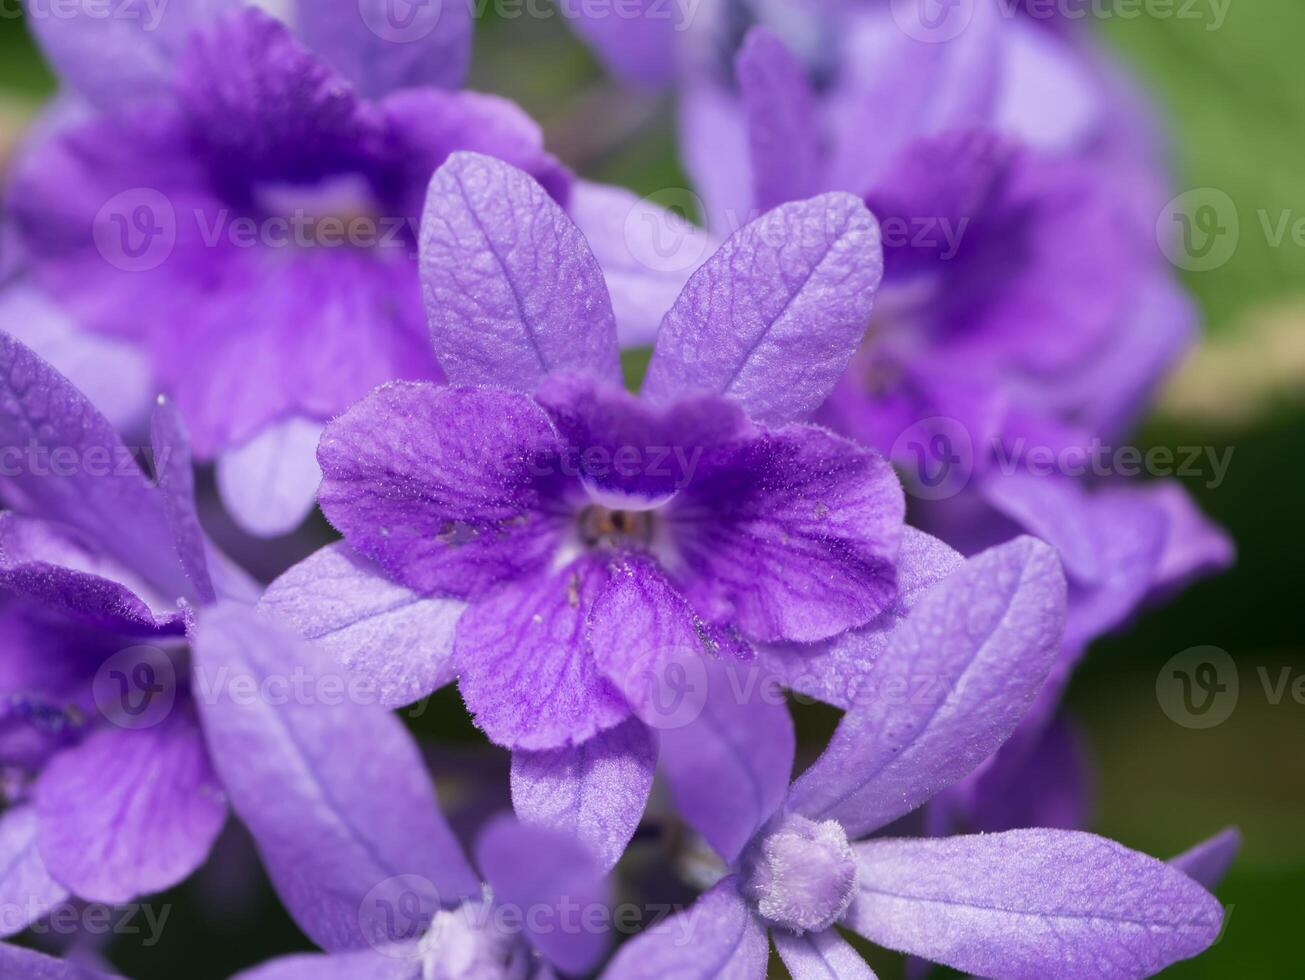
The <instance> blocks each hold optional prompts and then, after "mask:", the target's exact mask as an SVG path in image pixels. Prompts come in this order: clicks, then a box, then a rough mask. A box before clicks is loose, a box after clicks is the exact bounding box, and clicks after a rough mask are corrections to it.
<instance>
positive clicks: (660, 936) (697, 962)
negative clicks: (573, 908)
mask: <svg viewBox="0 0 1305 980" xmlns="http://www.w3.org/2000/svg"><path fill="white" fill-rule="evenodd" d="M769 952H770V950H769V945H768V944H767V942H766V928H765V926H763V925H762V923H761V921H760V920H759V919H758V918H757V917H756V916H755V915H753V914H752V910H751V909H750V908H749V907H748V903H747V902H746V901H744V899H743V896H742V895H740V894H739V889H738V879H736V878H726V879H725V880H724V881H721V882H720V883H719V884H717V885H716V886H715V887H713V888H712V889H711V890H710V891H708V892H705V893H704V894H703V895H702V897H701V898H699V899H698V901H696V902H695V903H694V904H693V905H691V906H690V907H689V908H688V909H686V910H684V911H683V912H679V913H677V914H675V915H673V916H671V917H670V918H668V919H664V920H663V921H661V922H659V923H658V924H657V925H655V926H653V927H652V928H651V929H647V930H645V931H644V932H641V933H639V935H637V936H635V937H634V938H633V939H631V940H630V941H629V942H628V943H626V944H625V945H624V946H622V947H621V948H620V949H619V950H618V951H617V953H616V956H615V958H614V959H613V960H612V963H611V965H610V966H609V967H608V968H607V969H606V971H604V973H603V980H666V978H667V977H675V978H676V980H763V978H764V977H765V976H766V959H767V956H768V955H769Z"/></svg>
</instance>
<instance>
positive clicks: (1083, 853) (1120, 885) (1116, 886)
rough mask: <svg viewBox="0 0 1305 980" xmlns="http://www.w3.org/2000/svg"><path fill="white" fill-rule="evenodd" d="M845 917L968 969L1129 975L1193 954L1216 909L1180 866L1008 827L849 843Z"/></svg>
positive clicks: (1099, 843) (902, 946) (1098, 979)
mask: <svg viewBox="0 0 1305 980" xmlns="http://www.w3.org/2000/svg"><path fill="white" fill-rule="evenodd" d="M856 850H857V855H858V858H859V860H860V865H861V879H860V884H859V889H860V890H859V893H858V896H857V899H856V901H855V902H854V903H853V905H852V907H851V908H850V909H849V910H848V913H847V916H846V918H845V920H844V921H845V923H846V925H847V926H848V927H850V928H852V929H855V930H856V931H857V932H859V933H860V934H861V935H863V936H865V937H866V938H867V939H870V940H871V941H873V942H876V943H879V944H880V945H883V946H887V947H889V948H890V949H896V950H901V951H903V952H907V953H911V954H913V955H916V956H922V957H924V958H926V959H930V960H933V961H935V962H938V963H943V964H946V965H947V966H950V967H953V968H954V969H957V970H961V971H963V972H965V973H976V974H979V975H981V976H1000V977H1009V978H1011V980H1042V978H1044V977H1049V976H1054V977H1064V978H1067V980H1068V978H1079V977H1081V978H1085V980H1086V978H1089V977H1090V978H1093V980H1132V978H1139V977H1147V976H1150V975H1151V974H1153V973H1158V972H1159V971H1160V970H1161V969H1163V968H1164V967H1166V966H1168V965H1169V964H1171V963H1174V962H1177V961H1178V960H1184V959H1187V958H1189V957H1192V956H1195V955H1196V954H1198V953H1200V952H1201V951H1202V950H1204V949H1205V948H1206V947H1207V946H1209V945H1210V944H1211V943H1212V942H1213V941H1214V940H1215V938H1216V937H1217V936H1218V934H1219V929H1220V924H1221V923H1222V920H1223V909H1222V908H1220V906H1219V903H1218V902H1217V901H1215V899H1214V897H1213V896H1212V895H1210V893H1209V892H1207V891H1206V890H1205V889H1204V888H1202V887H1201V886H1200V885H1198V884H1196V882H1194V881H1192V880H1191V879H1190V878H1188V877H1187V876H1186V875H1185V874H1183V873H1182V872H1181V871H1178V870H1177V869H1174V868H1170V867H1169V866H1168V865H1165V864H1163V863H1162V862H1160V861H1157V860H1156V859H1155V858H1152V857H1148V856H1147V855H1145V854H1139V853H1137V852H1136V851H1130V850H1128V849H1127V848H1125V847H1123V846H1121V845H1119V844H1116V843H1115V842H1114V841H1109V840H1105V839H1104V838H1101V837H1095V836H1093V835H1091V834H1083V833H1077V832H1073V831H1063V830H1059V831H1058V830H1014V831H1010V832H1009V833H1005V834H987V835H984V836H980V837H951V838H945V839H929V840H872V841H866V842H864V843H861V844H858V845H856Z"/></svg>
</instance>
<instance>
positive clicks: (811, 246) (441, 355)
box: [264, 154, 903, 861]
mask: <svg viewBox="0 0 1305 980" xmlns="http://www.w3.org/2000/svg"><path fill="white" fill-rule="evenodd" d="M878 253H879V241H878V234H877V229H876V226H875V223H874V221H873V219H872V218H871V217H870V215H869V213H868V212H867V211H866V209H865V207H864V205H862V204H861V203H860V202H859V201H857V200H856V199H855V198H852V197H850V196H848V195H827V196H824V197H820V198H816V199H814V200H811V201H807V202H802V203H797V204H792V205H787V206H784V207H782V208H778V209H776V210H775V211H773V212H771V213H770V214H769V215H767V216H766V217H765V218H763V219H761V220H760V221H758V222H756V223H754V224H752V225H750V226H748V227H747V228H745V229H743V230H742V231H741V232H740V233H739V234H737V235H736V236H734V237H733V238H732V239H730V241H728V242H727V243H726V244H725V245H724V246H723V247H722V248H721V249H720V250H719V251H718V252H717V253H716V254H715V255H714V256H713V257H712V258H711V259H709V260H708V261H707V262H706V264H705V265H704V266H703V267H702V268H701V269H700V270H699V271H698V272H697V273H696V274H695V275H694V276H693V278H692V279H691V280H690V282H689V284H688V286H687V287H686V289H685V290H684V292H683V294H682V295H681V296H680V297H679V299H678V300H677V301H676V303H675V305H674V306H673V307H672V308H671V310H670V311H669V312H668V313H667V314H666V317H665V320H664V324H663V327H662V331H661V335H660V337H659V339H658V346H657V349H656V352H655V354H654V356H653V361H652V364H651V367H650V369H649V372H648V377H647V380H646V382H645V385H644V389H643V396H642V397H641V398H635V397H634V396H631V395H628V394H626V393H625V392H624V391H623V390H622V389H621V387H620V375H619V371H618V365H617V353H616V336H615V330H614V325H613V316H612V311H611V305H610V303H609V301H608V297H607V292H606V289H605V286H604V284H603V280H602V276H601V273H600V272H599V269H598V266H597V263H596V262H595V261H594V259H593V257H592V255H591V254H590V252H589V249H588V247H587V245H586V243H585V240H584V238H583V237H582V236H581V234H580V232H579V231H578V230H577V229H576V227H575V226H574V225H573V224H572V223H571V222H570V220H569V219H568V218H567V217H566V216H565V215H564V214H563V213H562V211H561V210H560V208H558V207H557V205H556V204H554V203H553V201H552V200H550V199H549V197H548V195H547V194H546V193H545V192H544V191H543V189H542V188H541V187H540V186H539V185H538V184H536V183H535V182H534V181H533V180H531V179H530V178H529V177H528V176H527V175H525V174H523V173H521V172H520V171H518V170H516V169H514V168H512V167H510V166H508V165H505V164H502V163H500V162H497V161H494V160H492V159H490V158H487V157H482V156H479V155H473V154H455V155H454V156H453V157H452V158H451V159H450V160H449V162H448V163H446V164H445V165H444V166H443V167H442V168H441V169H440V170H439V171H438V172H437V174H436V176H435V179H434V181H433V182H432V185H431V192H430V198H429V202H428V207H427V215H426V219H425V224H424V226H423V232H422V264H423V280H424V285H425V289H426V297H427V304H428V311H429V313H430V316H431V321H432V337H433V341H434V345H435V351H436V355H437V357H438V359H439V362H440V365H441V367H442V369H443V370H444V372H445V373H446V374H447V375H448V377H449V380H450V382H451V387H444V388H441V387H436V386H433V385H421V384H411V383H396V384H391V385H387V386H385V387H382V388H380V389H378V390H377V391H375V392H373V393H372V394H371V395H369V396H368V397H367V398H365V399H364V400H363V401H362V402H360V403H359V404H358V405H356V406H354V407H353V408H352V409H350V410H349V411H348V412H346V413H345V414H344V415H343V416H342V417H340V418H339V419H337V420H336V421H334V422H332V423H331V424H330V425H329V426H328V427H327V431H326V433H325V435H324V437H323V440H322V444H321V447H320V449H319V453H318V456H319V460H320V461H321V464H322V468H323V472H324V474H325V480H324V481H323V484H322V488H321V491H320V494H319V501H320V503H321V506H322V508H323V511H324V512H325V513H326V515H327V517H328V519H330V520H331V521H332V523H334V524H335V526H336V527H337V528H339V529H340V531H341V532H342V533H343V534H344V536H345V542H344V543H343V544H341V545H336V546H332V547H330V548H327V549H325V550H324V551H322V552H319V553H318V554H317V555H315V556H313V557H312V558H310V559H309V560H308V561H306V562H304V563H303V564H301V565H300V566H298V567H297V568H295V569H292V570H291V571H290V572H288V573H287V574H286V575H285V576H283V577H282V578H281V579H280V580H278V581H277V582H276V583H274V584H273V586H272V587H271V588H270V589H269V590H268V593H267V595H266V597H265V599H264V604H265V605H266V606H267V607H269V608H271V609H272V610H273V611H275V612H277V613H279V614H281V615H283V616H284V617H286V618H287V619H289V620H290V621H291V622H293V623H294V624H295V625H296V626H297V628H298V629H299V630H300V632H301V633H303V634H305V635H306V636H308V637H310V638H313V639H314V640H315V641H316V642H317V643H319V644H321V645H322V646H325V647H326V648H327V649H328V650H330V651H332V652H334V653H335V654H336V656H338V657H339V658H341V659H342V660H343V661H344V662H345V663H347V664H349V665H350V666H352V667H354V668H356V669H358V670H361V671H363V672H367V673H369V674H370V673H374V674H376V676H378V677H379V679H380V683H381V685H382V687H383V689H384V691H385V696H386V697H385V699H386V702H387V703H388V704H390V705H392V706H397V705H401V704H405V703H408V702H410V701H412V700H415V699H417V698H419V697H422V696H424V695H425V694H426V693H428V692H429V691H431V690H432V689H434V688H435V687H436V686H439V685H440V684H443V683H446V682H447V681H449V680H451V679H452V678H453V677H454V676H455V675H456V676H457V678H458V683H459V688H460V690H461V693H462V696H463V698H464V700H465V701H466V703H467V705H468V707H469V708H470V710H471V711H472V713H473V715H474V716H475V720H476V722H477V723H478V724H479V725H480V726H481V727H482V728H483V729H484V730H485V732H486V733H487V734H488V735H489V737H490V739H491V740H492V741H494V742H497V743H498V744H501V745H505V746H508V747H510V748H512V749H514V750H515V751H516V752H517V753H518V762H519V764H520V766H521V767H522V768H523V769H528V770H530V771H538V773H539V778H540V779H543V778H545V775H544V774H545V772H546V771H547V770H549V769H550V767H554V766H557V767H563V768H565V767H568V766H578V767H582V768H583V767H585V766H590V765H600V764H601V761H600V760H601V759H603V758H604V757H606V756H619V757H623V758H625V759H626V760H627V761H629V762H630V768H631V770H632V771H634V772H636V773H640V774H642V776H645V777H647V778H644V779H642V780H641V781H636V784H635V785H636V786H637V787H638V788H637V790H636V791H634V792H633V793H632V797H631V804H632V805H631V808H630V812H628V813H627V814H626V817H625V820H624V821H623V822H621V825H620V827H619V828H617V829H616V830H614V831H613V834H612V836H613V838H614V840H615V839H616V838H621V832H622V831H625V832H626V833H625V837H624V839H619V840H615V847H614V850H613V849H612V845H611V844H610V843H609V844H608V845H606V846H600V847H599V850H600V851H603V852H604V853H605V855H606V856H607V857H608V858H609V859H610V860H612V861H614V860H615V858H616V856H617V855H619V853H620V850H621V848H622V847H623V845H624V843H625V839H628V833H629V832H632V831H633V828H634V823H635V822H637V818H638V813H639V812H640V810H641V808H642V801H643V798H646V796H647V790H648V781H649V780H650V778H651V764H652V759H653V758H654V757H655V750H654V749H653V748H652V746H651V744H650V733H649V731H648V726H650V725H651V726H654V727H661V726H664V725H665V724H667V719H666V717H665V715H666V714H667V711H668V709H667V708H666V706H665V705H664V703H663V698H664V696H665V695H667V693H668V691H667V689H666V688H667V685H668V684H673V683H674V679H675V678H677V677H679V676H680V675H681V674H682V673H683V672H684V671H686V670H687V671H690V672H695V671H697V670H700V669H701V667H702V664H703V663H704V662H705V661H706V660H709V659H714V660H720V661H740V662H746V661H748V660H750V659H751V658H752V657H753V655H754V653H753V649H752V644H773V643H785V642H787V643H815V642H820V641H827V640H830V639H831V638H834V637H838V636H840V635H842V634H843V633H844V632H845V631H847V630H848V629H850V628H853V627H858V626H861V625H862V624H864V623H867V622H869V621H871V620H874V619H875V618H876V617H878V616H879V615H880V614H881V613H882V612H884V611H885V610H886V609H888V608H889V607H890V606H891V605H892V604H893V603H894V602H895V601H896V599H897V591H898V589H897V576H896V571H895V562H896V559H897V554H898V545H899V539H900V536H901V534H902V516H903V514H902V512H903V498H902V494H901V488H900V486H899V485H898V483H897V480H896V477H895V476H894V474H893V472H892V470H891V468H890V467H889V466H888V465H887V463H886V462H885V461H884V460H883V459H882V458H881V457H880V456H878V455H877V454H875V453H873V452H871V451H868V450H865V449H863V448H861V447H859V446H856V445H855V444H853V443H850V442H848V441H846V440H843V439H840V438H838V437H836V436H833V435H831V434H830V433H828V432H826V431H824V430H822V429H818V428H815V427H813V426H810V425H806V424H803V423H802V422H801V421H800V420H801V419H803V418H804V417H805V416H806V415H807V414H808V413H809V412H810V411H811V410H812V409H813V408H814V407H815V406H817V405H819V404H820V402H821V401H822V400H823V398H824V396H825V394H826V392H827V391H828V389H829V386H830V385H831V384H832V383H833V381H834V379H835V378H837V376H838V375H839V374H840V373H841V371H842V369H843V367H844V365H845V364H846V362H847V359H848V357H849V356H850V355H851V353H852V350H853V348H854V347H855V344H856V341H857V338H858V337H859V335H860V331H861V329H862V325H863V324H864V322H865V320H866V318H867V317H868V315H869V311H870V307H871V304H872V301H873V297H874V291H875V287H876V285H877V282H878V278H879V277H878V271H877V269H878V265H877V257H878ZM491 386H492V387H491ZM591 742H592V743H594V744H589V743H591ZM535 754H542V755H540V756H539V757H538V758H536V757H535ZM635 803H637V806H636V805H634V804H635Z"/></svg>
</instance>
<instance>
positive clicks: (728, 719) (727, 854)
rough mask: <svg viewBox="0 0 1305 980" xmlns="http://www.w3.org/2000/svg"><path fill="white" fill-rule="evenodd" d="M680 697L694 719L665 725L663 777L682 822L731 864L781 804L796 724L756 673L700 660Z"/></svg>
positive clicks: (790, 767) (672, 720) (789, 772)
mask: <svg viewBox="0 0 1305 980" xmlns="http://www.w3.org/2000/svg"><path fill="white" fill-rule="evenodd" d="M682 696H683V697H684V699H685V703H686V707H689V708H692V709H694V711H696V717H691V719H690V720H689V721H688V722H687V723H685V722H684V721H683V720H680V719H677V718H675V717H673V716H668V718H667V720H666V721H665V722H664V727H663V729H662V732H661V744H662V756H661V761H662V772H663V773H664V775H665V777H666V783H667V785H668V787H669V788H670V791H671V795H672V797H673V798H674V800H675V805H676V809H677V810H678V811H679V813H680V815H681V816H682V817H683V818H684V821H685V822H686V823H687V824H688V825H689V826H690V827H692V828H693V829H694V830H696V831H697V832H698V833H700V834H701V835H702V836H703V837H704V838H706V840H707V843H708V844H710V845H711V846H712V847H713V848H714V849H715V850H716V853H718V854H719V855H720V856H721V857H723V858H724V859H725V860H726V861H727V862H733V861H734V860H735V859H736V858H738V856H739V854H740V853H742V851H743V847H744V845H746V844H747V843H748V841H749V840H751V839H752V836H753V835H754V834H755V833H756V832H757V831H758V830H759V829H761V827H762V825H763V824H764V823H765V822H766V821H767V820H768V819H769V818H770V817H771V816H772V815H773V814H774V813H775V811H776V810H778V809H779V807H780V805H781V804H782V803H783V802H784V797H785V795H786V793H787V791H788V784H789V780H790V779H791V778H792V775H793V756H794V751H795V742H796V740H795V736H794V732H793V719H792V718H791V717H790V716H789V713H788V706H787V705H786V704H785V702H784V698H783V695H782V694H781V693H780V692H779V691H778V689H776V688H775V687H773V686H772V685H770V684H769V683H768V681H767V679H766V678H765V677H764V676H763V675H762V673H761V671H760V670H759V669H757V668H755V667H753V668H749V667H747V666H736V665H726V664H723V663H720V662H717V661H709V660H703V661H702V670H701V673H697V674H696V676H694V675H689V676H688V677H687V684H686V687H685V690H684V691H683V693H682Z"/></svg>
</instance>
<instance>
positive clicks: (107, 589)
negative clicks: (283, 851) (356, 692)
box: [0, 334, 256, 928]
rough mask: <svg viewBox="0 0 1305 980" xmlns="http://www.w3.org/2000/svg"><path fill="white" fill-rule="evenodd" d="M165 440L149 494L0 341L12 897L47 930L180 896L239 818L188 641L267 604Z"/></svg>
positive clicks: (168, 424)
mask: <svg viewBox="0 0 1305 980" xmlns="http://www.w3.org/2000/svg"><path fill="white" fill-rule="evenodd" d="M152 436H153V439H152V449H153V460H154V472H155V479H154V480H153V481H150V480H149V479H147V478H146V477H145V475H144V474H143V473H142V471H141V469H140V467H139V466H138V465H137V461H136V460H135V459H134V458H133V457H132V455H131V454H130V453H129V451H128V450H127V448H126V447H125V446H124V445H123V444H122V442H121V441H120V440H119V439H118V437H117V435H116V434H115V433H114V431H113V428H112V426H110V425H109V423H108V422H107V421H106V420H105V419H104V417H103V416H101V415H100V414H99V413H98V412H97V411H96V410H95V409H94V407H92V406H91V404H90V403H89V402H88V401H87V400H86V399H85V397H84V396H83V395H82V394H81V393H80V392H79V391H77V389H76V388H74V387H73V386H72V385H71V384H70V383H69V382H68V381H67V380H65V379H64V378H63V377H61V376H60V375H58V374H57V373H55V372H54V371H53V370H52V369H51V368H50V367H49V366H48V365H46V364H45V363H44V362H43V361H41V360H40V359H38V358H37V357H36V356H35V355H33V354H32V353H31V352H30V351H28V350H27V349H26V348H25V347H23V346H22V345H21V344H19V343H17V342H16V341H14V340H12V339H11V338H10V337H8V336H7V335H5V334H0V446H3V447H4V450H3V456H2V458H0V498H3V499H4V500H5V502H6V503H7V504H9V505H10V506H11V507H12V508H13V510H11V511H6V512H4V513H2V514H0V620H3V623H4V627H3V635H4V637H5V639H4V650H3V654H4V656H3V658H0V766H3V767H4V771H5V774H6V782H5V789H4V792H3V796H0V802H2V803H3V808H4V809H3V814H2V815H0V852H2V853H3V860H0V866H2V867H3V868H4V874H3V875H0V892H3V893H4V894H5V895H7V896H9V898H8V899H7V900H6V901H7V904H9V907H11V908H17V909H23V910H25V911H26V912H27V913H28V914H29V915H30V916H33V917H39V916H40V915H41V914H42V913H43V912H44V911H45V910H47V909H48V908H50V907H52V906H53V905H55V904H57V903H59V902H61V901H63V900H64V899H65V898H67V897H68V895H69V894H72V895H74V896H77V897H79V898H82V899H86V900H90V901H98V902H109V903H119V902H125V901H128V900H130V899H132V898H133V897H135V896H137V895H140V894H144V893H149V892H156V891H160V890H162V889H164V888H167V887H170V886H171V885H174V884H176V883H177V882H179V881H181V880H182V879H184V878H185V877H186V876H188V875H189V874H190V872H191V871H193V870H194V869H195V868H196V867H197V866H198V865H199V864H200V863H201V862H202V861H203V860H204V858H205V856H206V855H207V853H208V850H209V847H210V845H211V844H212V842H213V840H214V838H215V837H216V835H217V833H218V831H219V830H220V829H221V827H222V825H223V823H224V821H225V818H226V801H225V797H224V795H223V790H222V787H221V785H220V783H219V782H218V780H217V777H216V776H215V775H214V773H213V771H212V766H211V759H210V756H209V751H208V749H207V748H206V746H205V743H204V738H203V734H202V732H201V730H200V726H199V722H198V717H197V715H196V710H195V705H194V702H193V699H192V697H191V695H190V693H189V688H188V681H189V658H188V652H187V638H188V633H189V629H190V626H191V623H192V620H193V614H194V610H195V609H196V608H197V607H200V606H202V605H204V604H206V603H209V602H211V601H213V600H214V598H215V597H216V596H218V595H225V596H230V597H243V598H244V599H245V600H246V601H250V600H252V598H253V597H254V595H255V594H256V593H255V592H254V590H253V588H252V586H251V584H250V583H248V582H246V581H245V580H244V578H243V576H242V575H241V573H239V572H238V571H237V570H235V569H234V568H233V567H231V566H230V565H229V564H227V563H226V560H225V559H224V558H223V557H222V556H221V555H220V554H218V553H217V552H216V551H215V550H214V549H213V548H212V546H211V545H210V544H209V543H208V542H207V540H206V539H205V537H204V535H203V532H202V531H201V529H200V526H199V522H198V519H197V517H196V515H195V509H194V494H193V487H192V483H191V473H190V456H189V450H188V447H187V444H186V440H185V435H184V433H183V431H182V429H181V425H180V421H179V419H178V417H177V415H176V412H175V411H174V410H173V408H172V406H171V405H170V404H169V403H160V405H159V406H158V408H157V410H156V411H155V414H154V419H153V431H152ZM15 925H21V924H19V923H15V922H13V921H12V920H11V919H7V920H6V922H5V927H6V928H13V927H14V926H15Z"/></svg>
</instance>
